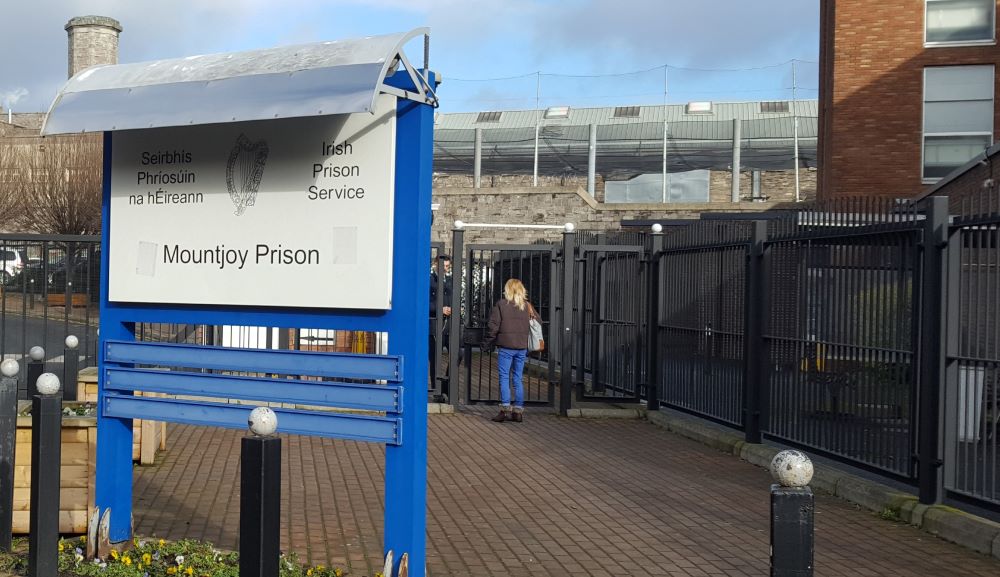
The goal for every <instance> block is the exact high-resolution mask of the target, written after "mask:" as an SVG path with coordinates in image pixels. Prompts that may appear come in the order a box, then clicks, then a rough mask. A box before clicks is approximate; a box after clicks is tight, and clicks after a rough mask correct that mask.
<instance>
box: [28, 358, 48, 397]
mask: <svg viewBox="0 0 1000 577" xmlns="http://www.w3.org/2000/svg"><path fill="white" fill-rule="evenodd" d="M42 356H43V357H44V356H45V353H44V352H43V353H42ZM44 372H45V361H44V360H40V361H36V360H34V359H31V360H30V361H28V368H27V372H26V373H25V379H24V380H25V381H26V383H27V384H26V386H27V387H28V393H27V395H28V397H27V398H28V399H29V400H30V399H34V398H35V395H37V394H38V388H37V386H36V383H37V382H38V377H40V376H42V373H44Z"/></svg>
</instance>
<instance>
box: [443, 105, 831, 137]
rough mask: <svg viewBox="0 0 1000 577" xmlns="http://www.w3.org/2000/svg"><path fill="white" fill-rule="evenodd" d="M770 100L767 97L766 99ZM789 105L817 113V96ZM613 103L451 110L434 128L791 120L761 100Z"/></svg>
mask: <svg viewBox="0 0 1000 577" xmlns="http://www.w3.org/2000/svg"><path fill="white" fill-rule="evenodd" d="M766 102H770V101H766ZM789 104H790V105H789V109H791V110H793V111H794V112H795V115H797V116H799V117H800V118H808V117H816V116H818V115H819V103H818V101H816V100H797V101H795V102H794V103H791V102H790V103H789ZM615 108H616V107H615V106H605V107H601V108H570V111H569V117H568V118H564V119H545V118H543V116H544V113H545V110H504V111H502V114H501V115H500V120H499V121H498V122H479V123H477V122H476V119H477V118H478V117H479V112H454V113H447V114H440V115H439V116H438V119H437V123H436V124H435V128H437V129H443V130H448V129H461V128H525V127H531V128H534V126H535V122H536V121H537V122H539V123H541V125H542V126H561V125H567V126H572V125H588V124H597V125H608V124H635V123H644V122H663V121H667V122H670V123H675V122H718V121H722V120H733V119H734V118H739V119H740V120H763V119H770V120H773V119H777V118H787V119H788V122H791V118H792V117H793V114H792V112H770V113H769V112H761V111H760V110H761V101H754V102H713V103H712V112H711V113H710V114H687V113H686V108H687V107H686V105H685V104H667V105H663V104H659V105H649V106H640V107H639V115H638V116H634V117H627V118H622V117H617V118H616V117H615Z"/></svg>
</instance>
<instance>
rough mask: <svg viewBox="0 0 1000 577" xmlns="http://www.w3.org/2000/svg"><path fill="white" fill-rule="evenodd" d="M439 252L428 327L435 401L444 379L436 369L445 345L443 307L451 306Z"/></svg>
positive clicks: (439, 365) (435, 265) (436, 260)
mask: <svg viewBox="0 0 1000 577" xmlns="http://www.w3.org/2000/svg"><path fill="white" fill-rule="evenodd" d="M441 252H443V248H442V249H441V250H440V251H439V253H438V255H437V257H436V258H435V259H434V274H435V275H437V287H436V288H435V290H434V303H433V305H434V318H433V323H432V324H431V327H430V329H431V337H432V338H431V339H430V344H431V345H432V346H433V347H434V350H433V351H431V354H430V355H429V357H430V362H431V370H430V375H431V388H430V390H431V395H432V397H433V399H434V400H435V402H437V401H440V399H441V393H442V387H443V385H442V381H443V380H444V377H441V376H440V375H438V371H439V370H441V349H442V348H443V347H444V345H445V343H444V342H442V341H443V340H444V323H445V320H446V319H445V317H444V307H446V306H448V307H450V306H451V302H447V303H446V302H444V293H445V287H446V286H447V285H448V279H447V278H446V277H445V270H444V260H443V259H442V258H441V257H442V256H443V255H442V254H441ZM452 278H454V277H452ZM453 290H454V287H453ZM449 334H450V333H449ZM449 350H450V349H449Z"/></svg>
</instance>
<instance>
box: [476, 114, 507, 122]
mask: <svg viewBox="0 0 1000 577" xmlns="http://www.w3.org/2000/svg"><path fill="white" fill-rule="evenodd" d="M501 114H503V113H502V112H500V111H493V112H480V113H479V116H478V117H477V118H476V122H500V115H501Z"/></svg>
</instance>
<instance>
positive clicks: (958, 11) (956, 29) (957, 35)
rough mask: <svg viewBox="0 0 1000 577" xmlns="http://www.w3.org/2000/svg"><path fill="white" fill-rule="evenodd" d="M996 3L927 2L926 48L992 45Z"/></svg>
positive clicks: (989, 0)
mask: <svg viewBox="0 0 1000 577" xmlns="http://www.w3.org/2000/svg"><path fill="white" fill-rule="evenodd" d="M996 9H997V5H996V0H926V11H925V19H924V22H925V24H924V25H925V36H924V40H925V42H926V43H927V44H929V45H936V44H966V43H969V44H977V43H991V42H993V40H994V34H993V32H994V30H995V28H996Z"/></svg>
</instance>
